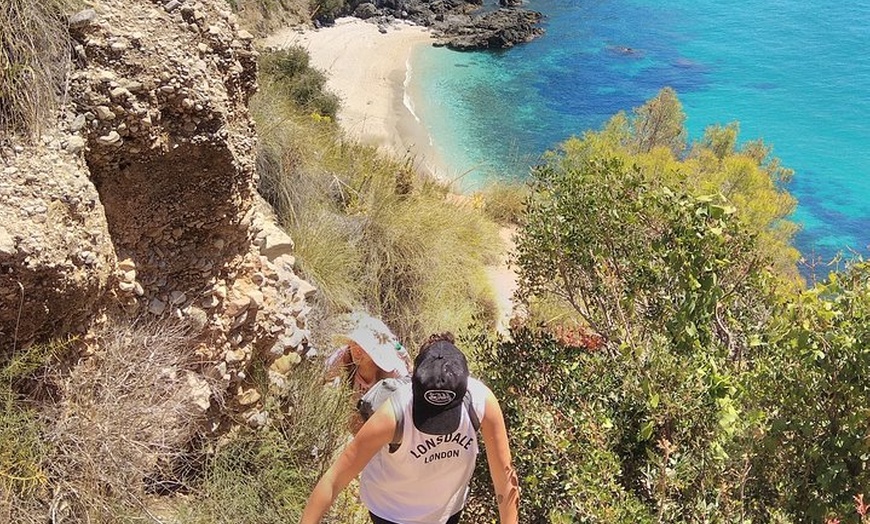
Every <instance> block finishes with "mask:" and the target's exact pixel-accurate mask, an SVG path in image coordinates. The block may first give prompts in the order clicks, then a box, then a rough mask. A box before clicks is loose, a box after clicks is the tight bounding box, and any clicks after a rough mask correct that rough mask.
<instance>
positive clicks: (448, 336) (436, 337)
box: [417, 331, 456, 355]
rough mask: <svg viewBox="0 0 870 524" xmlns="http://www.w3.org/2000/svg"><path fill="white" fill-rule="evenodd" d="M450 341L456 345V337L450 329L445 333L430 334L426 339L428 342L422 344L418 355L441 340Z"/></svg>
mask: <svg viewBox="0 0 870 524" xmlns="http://www.w3.org/2000/svg"><path fill="white" fill-rule="evenodd" d="M442 340H443V341H446V342H450V343H451V344H453V345H456V337H454V336H453V333H451V332H449V331H445V332H444V333H433V334H431V335H429V338H428V339H426V342H423V345H422V346H420V351H419V352H418V353H417V354H418V355H422V354H423V353H425V352H426V350H427V349H429V348H430V347H431V346H432V344H434V343H436V342H441V341H442Z"/></svg>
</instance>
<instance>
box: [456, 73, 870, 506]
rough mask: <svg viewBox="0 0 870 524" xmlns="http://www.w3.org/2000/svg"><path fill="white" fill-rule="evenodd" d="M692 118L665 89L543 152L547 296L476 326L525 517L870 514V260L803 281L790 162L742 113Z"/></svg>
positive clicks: (539, 292)
mask: <svg viewBox="0 0 870 524" xmlns="http://www.w3.org/2000/svg"><path fill="white" fill-rule="evenodd" d="M682 120H683V116H682V112H681V111H680V110H679V102H678V100H677V98H676V95H675V93H673V91H671V90H668V89H666V90H664V91H662V92H661V93H660V94H659V95H658V96H657V97H656V98H654V99H652V100H651V101H650V102H648V103H647V104H645V105H644V106H642V107H640V108H637V109H636V110H635V111H634V113H633V115H632V116H631V117H629V116H626V115H624V114H620V115H617V116H616V117H614V119H613V120H611V121H610V122H609V123H608V124H607V125H606V126H605V128H604V129H603V130H602V131H598V132H588V133H586V134H584V135H583V137H580V138H572V139H569V140H567V141H566V142H564V143H563V144H561V145H560V147H559V149H558V150H557V151H554V152H552V153H551V154H550V155H549V156H548V158H547V159H546V161H545V162H544V163H543V164H542V165H540V166H537V167H536V168H535V169H534V170H533V173H532V178H531V182H530V184H531V195H530V197H529V199H528V200H527V207H526V211H525V213H524V214H523V217H522V220H521V221H520V223H521V227H520V230H519V232H518V234H517V238H516V240H517V253H516V261H517V264H518V265H519V268H520V269H519V277H520V288H519V292H518V297H519V298H520V299H521V300H523V301H525V303H526V307H527V310H528V311H529V312H530V314H529V315H528V317H527V318H526V321H525V322H523V323H515V324H514V326H513V329H512V330H511V333H510V336H509V337H508V338H497V337H496V338H493V337H486V336H484V335H479V336H478V337H476V338H473V339H469V340H468V341H467V343H468V344H469V346H471V347H475V348H476V351H477V352H476V355H477V364H478V366H479V367H478V372H479V373H480V374H481V376H482V377H483V378H484V379H485V380H486V381H488V382H489V383H490V385H491V386H492V387H493V389H494V391H496V392H497V395H498V396H499V397H500V398H502V399H504V404H505V411H506V416H507V420H508V425H509V428H510V433H511V442H512V446H513V449H514V452H515V456H516V460H517V462H518V469H519V470H520V471H521V472H522V476H523V481H524V482H523V487H524V491H523V495H524V500H523V505H522V508H521V513H522V520H523V521H527V522H867V521H868V520H870V515H867V512H868V507H867V506H866V505H865V504H864V499H865V498H870V492H868V486H870V470H868V460H870V454H868V451H870V441H868V438H867V435H868V431H870V419H868V418H867V413H866V411H867V409H866V406H867V405H868V403H870V383H868V381H867V380H866V376H864V372H865V371H866V369H867V366H868V365H870V322H868V321H867V319H868V318H870V317H868V313H870V265H868V264H867V263H866V262H863V261H861V260H860V259H858V260H854V261H852V262H851V263H850V264H848V265H847V267H846V268H845V270H843V271H842V272H839V273H832V274H831V275H830V276H829V277H828V279H827V281H826V282H824V283H819V284H816V285H814V286H813V287H811V288H810V289H804V288H803V287H802V286H801V285H800V283H799V282H798V281H797V279H796V274H797V272H796V269H795V262H796V252H795V250H794V249H793V248H792V247H791V244H790V236H791V233H792V232H793V231H794V225H792V224H790V223H788V222H787V221H786V216H787V214H788V213H789V212H790V211H791V209H792V207H793V205H794V201H793V199H792V198H791V197H790V196H789V195H788V194H787V193H785V192H784V190H783V189H782V182H783V180H784V179H785V177H786V176H787V174H788V173H787V171H785V170H783V168H781V167H780V164H779V162H778V161H777V160H775V159H772V158H769V149H768V148H767V147H765V146H764V145H763V144H761V143H760V142H749V143H748V144H747V145H745V146H743V147H742V148H740V149H739V150H738V149H737V148H736V135H737V125H736V124H732V125H729V126H726V127H724V128H723V127H713V128H710V129H708V131H707V133H706V135H705V136H704V138H703V140H702V141H701V142H700V143H697V144H691V145H688V144H686V143H685V138H684V137H685V130H684V127H683V124H682ZM479 473H480V475H481V476H480V478H481V482H480V483H479V484H478V486H480V485H481V484H483V481H482V480H483V479H484V478H485V473H484V472H482V471H481V472H479ZM488 502H489V497H488V496H487V495H485V494H483V495H480V496H478V497H477V498H476V499H475V503H479V504H480V505H481V506H484V507H485V506H486V505H487V503H488ZM474 507H475V509H477V510H478V511H479V512H480V513H481V514H486V513H485V511H486V510H484V509H483V508H481V507H478V506H474ZM491 510H492V508H489V511H491ZM490 514H491V513H490Z"/></svg>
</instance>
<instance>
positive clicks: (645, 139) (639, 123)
mask: <svg viewBox="0 0 870 524" xmlns="http://www.w3.org/2000/svg"><path fill="white" fill-rule="evenodd" d="M685 122H686V114H685V113H684V112H683V105H682V104H681V103H680V101H679V99H677V93H676V91H674V90H673V89H672V88H670V87H665V88H664V89H662V90H661V91H659V93H658V94H657V95H656V96H655V97H653V98H652V99H651V100H649V101H648V102H647V103H645V104H644V105H642V106H640V107H636V108H635V109H634V117H633V118H632V119H631V136H632V138H631V140H630V142H629V147H630V150H631V151H632V152H634V153H649V152H650V151H652V150H653V149H654V148H657V147H664V148H667V149H669V150H670V151H671V152H672V153H673V155H674V157H675V158H679V157H680V156H681V155H682V154H683V151H684V150H685V149H686V127H685Z"/></svg>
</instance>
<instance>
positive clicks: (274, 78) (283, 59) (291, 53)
mask: <svg viewBox="0 0 870 524" xmlns="http://www.w3.org/2000/svg"><path fill="white" fill-rule="evenodd" d="M309 62H310V60H309V57H308V52H307V51H306V50H305V49H304V48H302V47H299V46H291V47H288V48H286V49H281V50H277V51H271V52H267V53H264V54H263V55H261V57H260V70H261V72H262V80H261V82H264V83H265V82H272V83H274V84H275V85H274V87H275V88H276V89H278V91H279V92H280V93H281V94H283V95H284V96H287V97H289V98H290V99H291V100H293V101H294V102H295V103H296V104H298V105H299V106H300V107H301V108H303V109H304V110H306V111H316V112H317V113H319V114H320V115H323V116H328V117H330V118H335V115H336V114H337V113H338V110H339V107H340V101H339V99H338V96H337V95H335V94H334V93H331V92H329V91H327V90H326V75H325V74H324V73H323V72H322V71H319V70H317V69H314V68H312V67H311V66H310V63H309Z"/></svg>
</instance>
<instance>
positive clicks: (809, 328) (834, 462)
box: [753, 261, 870, 522]
mask: <svg viewBox="0 0 870 524" xmlns="http://www.w3.org/2000/svg"><path fill="white" fill-rule="evenodd" d="M771 332H772V333H773V335H772V336H771V339H770V346H769V348H768V357H769V361H767V362H766V363H765V365H764V367H761V368H760V369H759V370H758V373H757V376H756V378H755V381H754V383H753V387H754V390H755V391H754V395H756V396H757V397H758V399H759V404H760V407H761V409H763V410H764V411H765V412H766V413H767V416H768V421H767V423H768V428H767V432H766V433H765V435H764V438H763V439H762V440H761V441H760V442H759V450H758V452H757V454H756V457H755V460H754V464H753V470H754V471H755V472H756V484H755V486H754V489H756V490H758V492H759V493H761V494H763V495H764V497H765V501H766V502H767V503H768V504H770V505H775V506H779V507H783V508H784V509H786V510H787V511H788V512H789V513H790V514H792V515H793V516H794V517H795V519H796V520H799V521H806V522H810V521H812V522H819V521H821V520H822V519H823V518H824V517H825V516H827V515H828V513H829V512H835V513H839V514H840V515H843V514H851V513H852V511H851V506H852V502H853V497H854V496H856V495H859V494H862V493H863V494H867V489H868V486H870V440H868V435H870V382H868V380H867V369H870V264H868V263H867V262H861V261H859V262H857V263H855V264H854V265H853V266H852V267H850V268H849V269H848V270H847V271H845V272H843V273H839V274H832V275H830V278H829V280H828V281H827V282H824V283H821V284H818V285H816V286H815V287H814V288H812V289H809V290H807V291H805V292H803V293H802V294H801V295H800V296H798V297H796V299H795V300H794V301H793V302H789V303H786V304H785V305H784V307H783V310H782V312H781V313H780V314H779V315H777V317H776V318H775V322H774V324H773V326H772V330H771Z"/></svg>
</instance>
